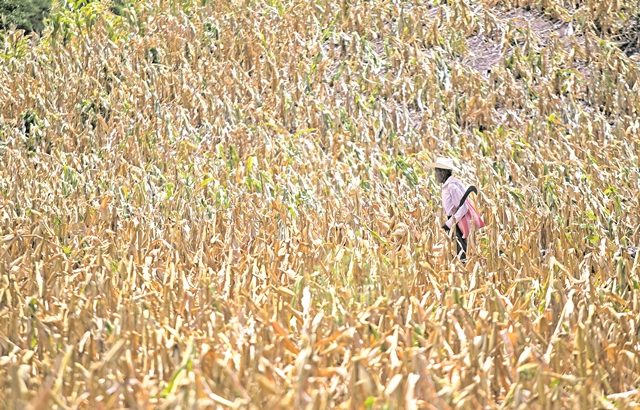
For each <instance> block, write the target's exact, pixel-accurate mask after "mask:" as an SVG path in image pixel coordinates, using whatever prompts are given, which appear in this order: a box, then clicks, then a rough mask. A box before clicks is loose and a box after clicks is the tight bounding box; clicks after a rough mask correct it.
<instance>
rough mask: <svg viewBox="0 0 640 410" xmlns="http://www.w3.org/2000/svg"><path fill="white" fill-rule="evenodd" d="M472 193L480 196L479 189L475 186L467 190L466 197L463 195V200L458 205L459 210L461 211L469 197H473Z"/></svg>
mask: <svg viewBox="0 0 640 410" xmlns="http://www.w3.org/2000/svg"><path fill="white" fill-rule="evenodd" d="M472 192H473V193H474V194H476V195H478V189H477V188H476V187H475V186H473V185H471V186H470V187H469V188H467V192H465V193H464V195H462V199H460V203H459V204H458V209H460V207H461V206H462V205H464V203H465V201H466V200H467V198H468V197H469V195H471V193H472Z"/></svg>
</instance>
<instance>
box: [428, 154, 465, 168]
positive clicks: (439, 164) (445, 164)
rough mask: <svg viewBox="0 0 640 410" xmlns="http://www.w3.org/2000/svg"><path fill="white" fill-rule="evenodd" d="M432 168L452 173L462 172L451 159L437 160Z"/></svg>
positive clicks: (442, 158)
mask: <svg viewBox="0 0 640 410" xmlns="http://www.w3.org/2000/svg"><path fill="white" fill-rule="evenodd" d="M431 166H432V167H433V168H439V169H448V170H450V171H460V169H458V167H456V165H455V164H454V162H453V159H451V158H445V157H438V158H436V162H434V163H432V164H431Z"/></svg>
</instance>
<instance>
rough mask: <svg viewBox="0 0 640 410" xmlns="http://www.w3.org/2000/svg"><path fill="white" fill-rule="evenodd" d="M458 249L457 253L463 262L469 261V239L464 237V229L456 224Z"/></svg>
mask: <svg viewBox="0 0 640 410" xmlns="http://www.w3.org/2000/svg"><path fill="white" fill-rule="evenodd" d="M456 250H457V255H458V256H459V257H460V260H461V261H463V262H466V261H467V240H466V239H464V238H463V237H462V231H461V230H460V228H459V227H458V225H456Z"/></svg>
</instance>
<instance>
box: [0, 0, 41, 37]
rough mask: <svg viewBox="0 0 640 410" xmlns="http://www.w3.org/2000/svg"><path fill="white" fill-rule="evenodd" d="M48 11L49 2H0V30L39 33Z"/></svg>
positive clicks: (14, 0) (27, 0) (38, 0)
mask: <svg viewBox="0 0 640 410" xmlns="http://www.w3.org/2000/svg"><path fill="white" fill-rule="evenodd" d="M50 10H51V0H0V29H5V30H6V29H9V28H11V27H13V26H15V27H16V28H18V29H21V30H25V31H27V32H31V31H36V32H41V31H42V30H43V29H44V19H45V17H46V16H47V15H48V14H49V11H50Z"/></svg>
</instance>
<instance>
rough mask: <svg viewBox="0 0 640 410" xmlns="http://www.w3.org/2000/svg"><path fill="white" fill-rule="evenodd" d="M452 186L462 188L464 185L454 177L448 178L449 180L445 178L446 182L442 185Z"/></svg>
mask: <svg viewBox="0 0 640 410" xmlns="http://www.w3.org/2000/svg"><path fill="white" fill-rule="evenodd" d="M450 185H451V186H452V185H456V186H462V187H464V184H463V183H462V181H460V180H459V179H458V178H456V177H454V176H450V177H449V178H447V180H446V181H445V183H444V186H450Z"/></svg>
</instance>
